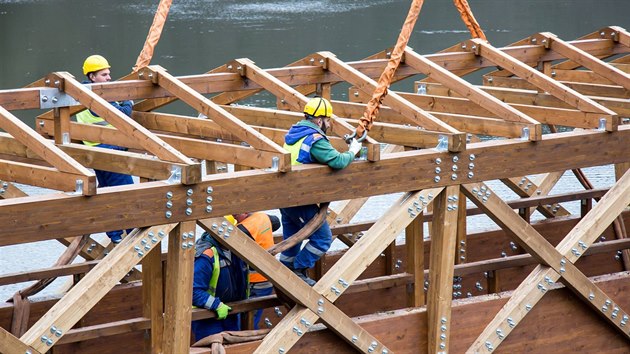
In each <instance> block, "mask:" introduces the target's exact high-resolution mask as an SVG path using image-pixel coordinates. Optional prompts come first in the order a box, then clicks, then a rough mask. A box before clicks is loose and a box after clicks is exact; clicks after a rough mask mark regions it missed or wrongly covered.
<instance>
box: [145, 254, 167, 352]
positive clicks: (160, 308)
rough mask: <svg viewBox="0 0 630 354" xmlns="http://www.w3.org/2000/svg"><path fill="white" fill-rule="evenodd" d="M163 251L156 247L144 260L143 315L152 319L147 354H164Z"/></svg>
mask: <svg viewBox="0 0 630 354" xmlns="http://www.w3.org/2000/svg"><path fill="white" fill-rule="evenodd" d="M163 281H164V280H163V278H162V250H161V247H155V248H154V249H152V250H151V252H149V254H148V255H147V256H146V257H145V258H144V259H143V260H142V313H143V316H144V317H146V318H150V319H151V329H150V330H147V331H150V332H149V335H148V336H147V335H145V336H144V340H145V342H144V352H145V353H162V341H163V340H164V338H163V335H164V317H163V312H164V294H163V289H164V285H163Z"/></svg>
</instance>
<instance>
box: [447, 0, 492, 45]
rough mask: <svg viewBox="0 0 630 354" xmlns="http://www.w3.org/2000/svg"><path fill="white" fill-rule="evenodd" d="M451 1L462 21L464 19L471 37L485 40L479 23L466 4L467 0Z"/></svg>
mask: <svg viewBox="0 0 630 354" xmlns="http://www.w3.org/2000/svg"><path fill="white" fill-rule="evenodd" d="M453 3H454V4H455V7H456V8H457V10H458V11H459V15H460V16H461V18H462V21H464V24H465V25H466V27H468V31H470V35H471V36H472V37H473V38H481V39H483V40H487V39H486V35H485V34H484V33H483V31H482V30H481V27H480V26H479V23H478V22H477V20H476V19H475V16H474V15H473V13H472V10H471V9H470V6H469V5H468V0H453Z"/></svg>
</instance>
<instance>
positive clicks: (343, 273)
mask: <svg viewBox="0 0 630 354" xmlns="http://www.w3.org/2000/svg"><path fill="white" fill-rule="evenodd" d="M441 191H442V188H436V189H428V190H423V191H421V192H414V193H407V194H405V195H404V196H403V197H401V198H400V200H399V201H398V202H396V203H394V205H393V206H392V208H390V210H388V211H387V212H386V213H385V214H384V215H383V217H382V218H381V219H380V220H379V221H378V222H377V223H375V224H374V225H373V226H372V227H371V228H370V230H368V231H367V232H366V233H365V234H364V236H363V237H361V238H360V239H359V240H358V241H357V242H356V243H355V244H354V246H352V247H351V248H350V249H349V250H348V251H347V252H346V253H345V254H344V255H343V256H342V257H341V258H340V259H339V260H338V261H337V262H336V263H335V264H334V265H333V266H332V268H331V269H330V270H329V271H328V272H327V273H326V274H324V275H323V276H322V278H321V279H320V280H319V281H318V282H317V284H315V285H314V286H313V290H315V291H316V292H317V293H320V294H322V296H323V297H325V298H326V299H327V300H329V301H331V302H334V301H335V300H336V299H338V298H339V296H341V294H342V293H343V292H344V291H345V290H346V289H347V288H348V286H349V285H350V284H352V283H353V282H354V281H355V280H356V279H357V278H358V277H359V275H361V274H362V273H363V271H364V270H365V269H366V268H367V267H368V266H369V265H370V264H371V263H372V262H373V261H374V260H375V259H376V258H377V257H378V256H379V255H380V254H381V253H382V252H383V250H384V249H385V248H387V246H388V245H389V244H390V243H391V242H393V241H394V240H395V239H396V236H398V235H399V234H400V232H402V231H403V230H404V229H405V228H406V227H407V226H408V225H409V224H410V223H412V222H413V221H414V220H416V218H417V217H418V216H419V215H420V214H421V213H422V210H423V209H424V207H425V206H426V204H425V202H426V203H428V202H430V201H431V200H432V199H433V197H434V196H436V195H438V194H439V193H440V192H441ZM270 279H272V282H273V278H270ZM312 316H313V315H312V314H311V313H310V312H308V311H307V310H305V309H304V308H301V307H295V308H293V309H292V310H291V311H289V313H288V314H287V317H286V318H291V319H293V321H288V320H284V321H282V322H281V323H279V324H278V325H277V326H276V328H275V329H274V330H273V331H272V332H271V334H270V336H268V338H266V339H265V341H264V342H263V345H265V346H264V347H263V346H261V347H260V348H259V351H258V352H260V353H266V352H268V351H271V349H276V350H277V348H278V347H280V346H285V347H289V348H290V347H291V346H292V345H293V344H294V343H295V342H296V341H297V339H298V338H295V337H294V336H282V333H287V332H290V331H291V328H292V326H293V325H296V324H297V323H299V322H298V321H301V319H302V318H305V319H306V320H307V321H308V322H309V323H314V322H313V320H314V319H317V316H315V317H312ZM355 336H356V337H357V338H360V337H359V333H351V337H349V338H350V339H351V340H353V341H354V340H355ZM346 338H348V337H346ZM357 340H358V339H357ZM372 344H373V343H370V346H372V347H373V348H374V349H373V350H375V351H376V348H375V347H376V346H375V345H372ZM354 345H356V344H354ZM285 349H288V348H285ZM359 349H360V350H361V351H363V352H365V351H366V349H368V350H369V347H366V346H365V345H363V346H361V348H359ZM265 350H267V351H265ZM377 352H378V351H377Z"/></svg>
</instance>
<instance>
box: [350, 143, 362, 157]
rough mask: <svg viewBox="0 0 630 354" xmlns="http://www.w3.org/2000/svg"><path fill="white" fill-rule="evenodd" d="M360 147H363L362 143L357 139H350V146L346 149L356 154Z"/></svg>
mask: <svg viewBox="0 0 630 354" xmlns="http://www.w3.org/2000/svg"><path fill="white" fill-rule="evenodd" d="M361 147H363V144H361V143H360V142H359V141H357V139H352V141H351V142H350V148H349V149H348V151H352V154H353V155H356V154H358V153H359V151H361Z"/></svg>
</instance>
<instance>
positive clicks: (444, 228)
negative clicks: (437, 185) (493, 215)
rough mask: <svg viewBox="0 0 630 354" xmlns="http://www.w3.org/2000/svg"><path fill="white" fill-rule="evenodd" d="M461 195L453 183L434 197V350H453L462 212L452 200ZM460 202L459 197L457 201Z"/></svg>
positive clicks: (430, 306)
mask: <svg viewBox="0 0 630 354" xmlns="http://www.w3.org/2000/svg"><path fill="white" fill-rule="evenodd" d="M458 196H459V186H449V187H447V188H446V189H444V190H443V191H442V192H441V193H440V194H439V195H438V196H437V197H436V198H435V199H434V201H433V206H434V207H433V210H434V217H433V230H432V231H433V234H432V235H431V237H432V238H431V240H432V242H431V259H430V266H429V291H428V294H427V325H428V326H429V333H428V342H429V344H428V351H429V352H433V353H437V352H441V351H444V352H448V351H449V342H450V331H449V328H450V327H451V302H452V296H453V269H454V266H455V242H456V240H457V216H458V212H457V210H456V209H453V208H452V205H453V204H451V202H452V199H453V197H458ZM457 204H458V203H457V201H455V203H454V205H457Z"/></svg>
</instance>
